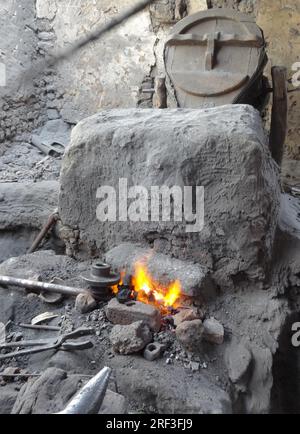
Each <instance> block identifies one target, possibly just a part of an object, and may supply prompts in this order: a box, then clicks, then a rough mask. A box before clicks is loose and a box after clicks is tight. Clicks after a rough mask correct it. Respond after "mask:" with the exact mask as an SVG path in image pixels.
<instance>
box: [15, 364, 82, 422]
mask: <svg viewBox="0 0 300 434" xmlns="http://www.w3.org/2000/svg"><path fill="white" fill-rule="evenodd" d="M79 383H80V377H68V376H67V373H66V372H65V371H63V370H62V369H57V368H48V369H46V370H45V371H44V372H43V374H42V375H41V377H39V378H37V379H36V378H30V379H29V380H28V382H27V383H25V384H24V386H23V387H22V389H21V390H20V392H19V394H18V397H17V400H16V402H15V404H14V407H13V409H12V414H44V413H46V414H51V413H56V412H58V411H61V410H62V409H63V408H64V407H65V406H66V405H67V403H68V402H69V400H70V398H71V397H72V396H73V395H74V394H75V393H76V392H77V390H78V388H79Z"/></svg>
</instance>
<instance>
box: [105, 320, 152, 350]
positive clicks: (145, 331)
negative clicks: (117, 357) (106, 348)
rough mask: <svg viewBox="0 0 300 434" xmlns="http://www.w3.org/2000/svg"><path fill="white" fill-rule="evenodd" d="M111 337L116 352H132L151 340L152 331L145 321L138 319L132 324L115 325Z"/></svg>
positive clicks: (143, 346) (140, 348)
mask: <svg viewBox="0 0 300 434" xmlns="http://www.w3.org/2000/svg"><path fill="white" fill-rule="evenodd" d="M109 339H110V342H111V344H112V347H113V349H114V351H115V352H117V353H120V354H132V353H137V352H139V351H141V350H142V349H143V348H145V346H146V345H147V344H148V343H149V342H151V340H152V333H151V331H150V329H149V327H148V325H147V324H146V323H145V322H144V321H136V322H134V323H132V324H130V325H115V326H114V327H113V328H112V330H111V333H110V336H109Z"/></svg>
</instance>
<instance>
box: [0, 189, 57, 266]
mask: <svg viewBox="0 0 300 434" xmlns="http://www.w3.org/2000/svg"><path fill="white" fill-rule="evenodd" d="M58 189H59V183H58V182H56V181H41V182H19V183H17V182H11V183H6V182H3V183H0V197H2V201H1V207H0V244H1V251H0V262H2V261H4V260H6V259H7V258H10V257H12V256H19V255H21V254H23V253H25V252H26V251H27V250H28V249H29V247H30V246H31V244H32V241H33V239H34V238H35V236H36V234H37V233H38V231H39V230H40V229H41V227H42V226H43V225H44V224H45V222H46V221H47V220H48V218H49V215H50V214H51V213H52V212H53V211H54V210H55V208H56V207H57V201H58Z"/></svg>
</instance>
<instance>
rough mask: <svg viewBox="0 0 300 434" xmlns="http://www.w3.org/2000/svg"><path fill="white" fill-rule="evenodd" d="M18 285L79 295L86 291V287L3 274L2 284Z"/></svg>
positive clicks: (0, 279)
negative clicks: (74, 286)
mask: <svg viewBox="0 0 300 434" xmlns="http://www.w3.org/2000/svg"><path fill="white" fill-rule="evenodd" d="M1 284H2V285H5V286H6V285H8V286H18V287H21V288H26V289H37V290H39V289H40V290H42V291H48V292H56V293H59V294H64V295H70V296H71V295H72V296H77V295H78V294H80V293H82V292H85V290H84V289H80V288H72V287H70V286H65V285H57V284H55V283H46V282H38V281H35V280H28V279H18V278H16V277H10V276H1V275H0V285H1Z"/></svg>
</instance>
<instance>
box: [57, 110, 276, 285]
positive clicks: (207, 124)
mask: <svg viewBox="0 0 300 434" xmlns="http://www.w3.org/2000/svg"><path fill="white" fill-rule="evenodd" d="M112 161H113V162H114V164H113V165H112V164H111V162H112ZM78 173H81V176H82V179H84V182H81V183H79V182H77V181H78ZM121 178H123V179H127V180H128V188H130V187H131V186H143V187H146V188H147V192H148V190H149V189H150V187H151V186H170V187H172V186H179V187H181V188H183V187H184V186H196V185H197V186H204V188H205V216H204V217H205V218H204V227H203V228H202V230H200V229H201V224H199V227H198V228H197V229H196V228H194V229H196V232H194V233H190V232H187V231H186V229H187V226H186V222H185V221H173V220H172V219H171V221H143V220H144V216H141V215H138V216H137V217H141V218H140V220H142V221H134V222H133V221H130V220H129V219H127V221H119V218H118V215H116V221H104V222H103V221H100V220H101V219H100V220H98V219H97V208H98V206H99V204H100V203H102V202H101V200H100V199H99V198H98V199H97V190H98V189H99V188H100V187H101V186H103V185H105V186H111V187H113V188H114V189H115V191H116V193H117V196H118V191H119V180H120V179H121ZM60 180H61V190H60V197H59V212H60V216H61V219H62V222H63V224H64V225H67V226H69V227H70V228H73V229H75V228H78V229H79V237H80V242H79V251H78V255H80V254H81V252H82V253H83V252H84V249H87V250H86V251H88V248H89V247H88V246H89V245H93V246H95V247H96V248H98V249H101V250H102V251H108V250H109V249H111V248H113V247H114V246H117V245H119V244H122V243H124V242H126V243H127V242H131V243H139V244H141V245H142V246H145V247H148V246H149V245H154V246H155V249H156V250H157V251H158V252H159V253H163V254H168V255H170V256H172V257H174V258H176V259H180V260H187V261H191V262H195V263H196V264H202V265H203V266H205V265H206V263H205V261H206V260H207V258H211V257H212V258H213V260H214V263H213V267H214V268H216V271H217V270H218V268H223V267H224V266H225V265H226V264H227V263H229V262H230V261H231V260H232V258H236V261H237V266H236V267H235V269H234V270H233V271H232V272H233V275H236V274H239V275H241V274H243V275H245V276H246V277H249V278H251V279H253V280H256V279H261V280H263V279H264V277H265V269H266V265H267V264H268V263H269V261H270V259H271V255H272V246H273V241H274V236H275V230H276V226H277V216H278V211H279V195H280V188H279V178H278V168H277V166H276V164H275V162H274V161H273V160H272V158H271V155H270V151H269V147H268V144H267V142H266V136H265V133H264V130H263V125H262V120H261V117H260V115H259V113H258V111H256V110H255V109H254V108H253V107H251V106H249V105H239V104H232V105H227V106H222V107H216V108H211V109H168V110H139V109H127V110H119V109H114V110H102V111H101V112H100V113H98V114H96V115H94V116H92V117H89V118H87V119H84V120H83V121H81V122H80V123H79V124H77V125H76V127H75V128H74V129H73V131H72V136H71V144H70V146H69V147H68V148H67V150H66V152H65V155H64V158H63V162H62V171H61V178H60ZM98 197H99V196H98ZM91 198H94V205H91ZM148 199H149V195H148ZM168 202H169V200H168ZM111 203H112V204H113V201H111ZM127 203H128V204H132V203H133V202H132V199H129V200H128V202H127ZM147 203H148V202H147ZM117 205H118V204H117ZM143 205H144V204H143ZM145 207H146V205H145ZM117 208H118V207H117ZM266 209H267V210H268V212H265V210H266ZM148 211H149V209H148ZM147 215H148V214H147ZM125 217H126V216H125ZM154 217H155V216H154ZM108 220H109V219H108ZM113 220H115V219H113ZM223 233H224V236H220V234H223ZM183 284H184V282H183Z"/></svg>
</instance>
